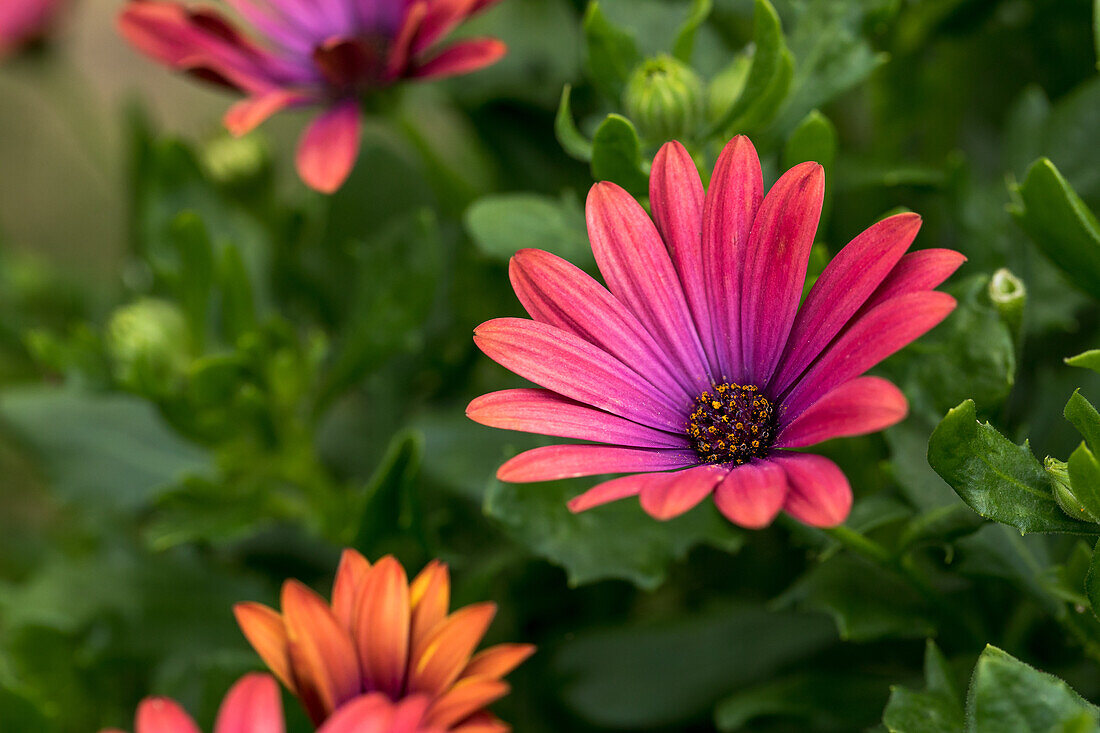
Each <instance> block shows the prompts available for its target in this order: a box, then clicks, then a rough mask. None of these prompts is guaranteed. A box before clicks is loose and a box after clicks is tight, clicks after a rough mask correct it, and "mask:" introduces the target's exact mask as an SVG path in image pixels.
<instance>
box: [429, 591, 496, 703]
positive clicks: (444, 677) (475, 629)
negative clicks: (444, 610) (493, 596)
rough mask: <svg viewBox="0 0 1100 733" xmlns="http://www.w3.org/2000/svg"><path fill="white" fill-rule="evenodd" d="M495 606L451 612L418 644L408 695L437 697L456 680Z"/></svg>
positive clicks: (485, 605) (487, 626) (477, 642)
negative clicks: (421, 693) (418, 693)
mask: <svg viewBox="0 0 1100 733" xmlns="http://www.w3.org/2000/svg"><path fill="white" fill-rule="evenodd" d="M496 612H497V607H496V604H495V603H478V604H475V605H473V606H466V608H462V609H459V610H458V611H455V612H454V613H452V614H451V615H450V616H448V617H447V618H446V619H444V620H443V621H442V622H440V623H438V624H436V626H435V628H434V629H432V631H431V633H429V634H428V636H427V637H426V638H425V639H424V640H423V641H420V640H418V643H417V645H416V647H415V648H414V649H413V663H412V667H411V669H410V670H409V692H410V693H412V692H426V693H428V694H430V695H438V694H440V693H442V692H443V691H444V690H446V689H447V688H448V687H450V686H451V684H453V683H454V681H455V680H456V679H458V675H459V674H460V673H461V672H462V670H463V669H465V667H466V665H467V664H468V663H469V661H470V655H471V654H473V653H474V649H476V648H477V645H478V644H479V643H481V639H482V637H483V636H485V632H486V631H488V630H489V624H491V623H492V622H493V616H495V615H496Z"/></svg>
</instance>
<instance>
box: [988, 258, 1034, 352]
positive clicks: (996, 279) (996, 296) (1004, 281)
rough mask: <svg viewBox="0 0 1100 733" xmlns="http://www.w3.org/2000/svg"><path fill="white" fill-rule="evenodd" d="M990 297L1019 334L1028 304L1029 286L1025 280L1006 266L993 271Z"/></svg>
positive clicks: (1010, 328)
mask: <svg viewBox="0 0 1100 733" xmlns="http://www.w3.org/2000/svg"><path fill="white" fill-rule="evenodd" d="M989 299H990V300H991V301H993V305H994V306H995V307H996V308H997V311H998V312H999V313H1000V314H1001V319H1002V320H1003V321H1004V322H1005V324H1006V325H1007V326H1008V328H1009V330H1010V331H1012V335H1013V336H1018V335H1019V333H1020V327H1021V325H1023V321H1024V306H1025V305H1026V304H1027V288H1026V287H1025V286H1024V283H1023V281H1022V280H1021V279H1020V278H1018V277H1016V276H1015V275H1014V274H1012V272H1011V271H1010V270H1009V269H1008V268H1005V267H1002V268H1001V269H999V270H997V271H996V272H994V273H993V277H991V278H990V279H989Z"/></svg>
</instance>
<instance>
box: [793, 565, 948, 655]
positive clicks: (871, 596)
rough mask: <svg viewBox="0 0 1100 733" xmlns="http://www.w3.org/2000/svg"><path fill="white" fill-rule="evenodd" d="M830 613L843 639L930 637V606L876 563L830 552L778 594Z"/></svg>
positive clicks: (801, 604) (796, 602) (795, 603)
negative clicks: (829, 556)
mask: <svg viewBox="0 0 1100 733" xmlns="http://www.w3.org/2000/svg"><path fill="white" fill-rule="evenodd" d="M777 604H779V605H780V607H786V606H788V605H792V604H793V605H796V606H797V607H798V608H802V609H805V610H814V611H822V612H824V613H828V614H829V615H830V616H832V617H833V620H834V621H835V622H836V626H837V630H838V632H839V633H840V637H841V638H842V639H846V640H849V641H871V640H874V639H881V638H885V637H890V636H900V637H913V636H929V635H931V634H933V633H934V632H935V628H934V627H933V626H932V624H931V623H930V622H929V620H928V619H929V617H930V613H929V609H928V608H927V607H926V604H925V603H924V601H923V600H922V599H921V597H920V596H918V595H917V594H916V593H915V592H914V591H913V589H912V588H911V587H910V586H907V585H905V584H903V583H901V582H900V581H898V579H897V578H896V576H893V575H891V574H889V573H886V572H885V571H884V570H882V569H881V568H879V567H878V566H875V565H870V564H868V563H867V562H866V561H864V560H862V559H860V558H856V557H852V556H849V555H834V556H833V557H831V558H829V559H828V560H827V561H825V562H823V563H820V564H819V565H816V566H814V567H812V568H811V569H810V570H809V571H808V572H806V574H805V575H803V576H802V577H801V578H799V579H798V581H797V582H795V584H794V585H792V586H791V587H790V588H788V589H787V591H786V592H784V593H783V595H782V596H780V597H779V599H777Z"/></svg>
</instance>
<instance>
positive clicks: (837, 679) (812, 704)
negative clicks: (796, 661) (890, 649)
mask: <svg viewBox="0 0 1100 733" xmlns="http://www.w3.org/2000/svg"><path fill="white" fill-rule="evenodd" d="M886 684H887V681H886V680H885V679H883V678H882V677H881V676H879V675H872V674H866V673H861V672H856V673H852V672H843V671H839V670H822V671H817V670H811V671H800V672H795V673H793V674H790V675H785V676H782V677H778V678H775V679H772V680H768V681H764V682H761V683H759V684H755V685H752V686H750V687H746V688H745V689H743V690H740V691H739V692H737V693H735V694H733V695H731V696H730V697H728V698H726V699H725V700H723V701H722V702H720V703H719V704H718V707H717V708H716V709H715V712H714V721H715V725H716V727H717V728H718V730H720V731H723V733H727V732H732V731H739V730H750V731H751V730H760V729H764V727H765V721H766V720H767V719H768V718H774V719H775V720H776V721H777V722H779V721H781V722H782V723H783V724H790V723H791V722H794V721H797V722H798V724H799V727H798V728H793V730H806V731H809V730H813V731H847V730H852V731H854V730H863V729H864V727H865V724H866V723H867V721H868V720H873V719H874V717H875V715H877V713H878V712H879V711H880V710H881V709H882V695H883V690H884V689H885V687H886Z"/></svg>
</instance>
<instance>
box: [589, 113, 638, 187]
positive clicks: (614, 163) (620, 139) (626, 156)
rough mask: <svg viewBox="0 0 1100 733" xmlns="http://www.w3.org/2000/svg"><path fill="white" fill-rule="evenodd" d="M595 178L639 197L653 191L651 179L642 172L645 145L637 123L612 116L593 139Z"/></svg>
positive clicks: (593, 175) (601, 125)
mask: <svg viewBox="0 0 1100 733" xmlns="http://www.w3.org/2000/svg"><path fill="white" fill-rule="evenodd" d="M592 177H593V178H595V179H596V180H597V181H613V182H615V183H617V184H619V185H620V186H622V187H623V188H625V189H626V190H627V191H630V193H632V194H634V195H635V196H644V195H646V194H647V193H648V191H649V175H648V174H647V173H645V172H644V171H643V170H642V144H641V142H640V141H639V140H638V131H637V130H635V129H634V123H632V122H631V121H630V120H628V119H627V118H625V117H623V116H622V115H617V114H610V115H608V116H607V118H606V119H604V121H603V122H602V123H601V124H600V126H599V127H598V128H597V129H596V135H595V137H593V138H592Z"/></svg>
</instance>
